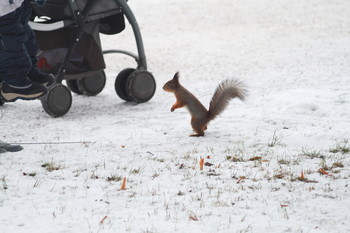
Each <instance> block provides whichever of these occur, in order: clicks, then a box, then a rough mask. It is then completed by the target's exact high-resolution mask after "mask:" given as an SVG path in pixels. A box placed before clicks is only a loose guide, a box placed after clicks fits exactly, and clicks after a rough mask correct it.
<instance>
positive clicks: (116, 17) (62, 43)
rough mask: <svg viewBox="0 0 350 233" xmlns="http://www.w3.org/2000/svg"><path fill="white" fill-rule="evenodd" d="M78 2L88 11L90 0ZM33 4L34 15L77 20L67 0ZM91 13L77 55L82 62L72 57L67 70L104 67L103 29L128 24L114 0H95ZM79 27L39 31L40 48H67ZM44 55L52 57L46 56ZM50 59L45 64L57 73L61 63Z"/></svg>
mask: <svg viewBox="0 0 350 233" xmlns="http://www.w3.org/2000/svg"><path fill="white" fill-rule="evenodd" d="M76 3H77V5H78V8H79V9H80V11H81V12H84V9H85V7H86V5H87V3H88V0H80V1H76ZM32 6H33V16H34V17H35V16H39V17H41V16H45V17H48V18H49V19H50V20H49V22H56V21H60V20H67V19H68V20H69V19H71V20H74V16H73V14H72V12H71V9H70V6H69V4H68V3H67V1H66V0H48V1H47V3H46V5H45V6H44V7H38V6H37V5H36V4H35V3H33V4H32ZM87 15H88V16H87V18H86V21H85V24H84V26H83V27H84V32H83V36H82V38H81V39H80V40H79V43H78V44H77V47H76V49H75V54H76V56H81V57H82V58H83V59H81V60H80V61H79V62H72V61H71V62H70V63H69V66H68V68H67V71H66V73H67V74H75V73H81V72H85V71H89V70H100V69H104V68H105V62H104V59H103V52H102V48H101V42H100V36H99V33H100V32H101V33H105V34H116V33H119V32H121V31H123V30H124V28H125V21H124V15H123V13H122V12H121V11H120V8H119V7H118V6H117V4H116V2H115V1H114V0H95V1H94V3H93V5H92V7H91V10H90V11H89V13H88V14H87ZM76 30H77V28H76V27H66V28H61V29H58V30H54V31H35V35H36V40H37V42H38V44H39V48H40V50H41V51H44V53H43V54H45V53H46V54H47V53H48V51H50V50H57V49H60V48H66V51H67V50H68V49H69V47H70V46H71V44H72V41H74V39H75V38H74V36H75V32H76ZM64 56H65V54H64V53H62V59H61V60H62V62H63V59H64ZM44 59H48V57H44ZM39 61H40V55H39ZM47 63H48V66H45V67H41V68H44V69H46V70H47V71H50V72H53V73H55V72H56V71H57V69H58V66H59V65H57V64H55V65H52V64H51V63H50V60H48V61H47Z"/></svg>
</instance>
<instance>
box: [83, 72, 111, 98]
mask: <svg viewBox="0 0 350 233" xmlns="http://www.w3.org/2000/svg"><path fill="white" fill-rule="evenodd" d="M77 84H78V89H79V91H80V92H81V93H83V94H85V95H89V96H94V95H97V94H98V93H100V92H101V91H102V90H103V88H104V87H105V85H106V74H105V72H104V71H103V70H101V71H100V72H99V74H98V75H93V76H89V77H85V78H82V79H78V80H77Z"/></svg>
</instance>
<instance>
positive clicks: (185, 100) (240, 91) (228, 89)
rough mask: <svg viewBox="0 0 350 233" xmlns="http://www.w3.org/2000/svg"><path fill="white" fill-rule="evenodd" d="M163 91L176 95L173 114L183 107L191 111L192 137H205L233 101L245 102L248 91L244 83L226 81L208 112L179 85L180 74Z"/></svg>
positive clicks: (220, 87)
mask: <svg viewBox="0 0 350 233" xmlns="http://www.w3.org/2000/svg"><path fill="white" fill-rule="evenodd" d="M163 89H164V90H165V91H166V92H170V93H174V94H175V97H176V102H175V104H174V105H173V106H172V107H171V111H172V112H173V111H174V110H175V109H177V108H182V107H187V109H188V110H189V112H190V114H191V117H192V119H191V125H192V128H193V131H194V132H196V134H192V135H190V136H191V137H199V136H203V135H204V131H205V130H206V129H207V125H208V123H209V121H211V120H213V119H214V118H215V117H216V116H218V115H219V114H220V113H221V112H223V111H224V110H225V108H226V107H227V105H228V103H229V101H230V100H231V99H233V98H236V97H238V98H239V99H241V100H242V101H244V100H245V98H246V95H247V89H246V88H245V86H244V85H243V83H242V82H240V81H237V80H229V79H228V80H225V81H223V82H222V83H221V84H220V85H219V86H218V87H217V88H216V90H215V93H214V95H213V97H212V99H211V101H210V105H209V110H207V109H206V108H205V107H204V106H203V104H202V103H201V102H199V100H198V99H197V98H196V97H195V96H194V95H193V94H192V93H191V92H189V91H188V90H187V89H186V88H184V87H183V86H182V85H181V84H180V83H179V72H177V73H176V74H175V75H174V78H173V79H172V80H170V81H168V82H166V83H165V84H164V86H163Z"/></svg>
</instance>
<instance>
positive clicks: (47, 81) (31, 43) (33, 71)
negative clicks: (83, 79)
mask: <svg viewBox="0 0 350 233" xmlns="http://www.w3.org/2000/svg"><path fill="white" fill-rule="evenodd" d="M23 4H24V8H23V13H22V18H21V20H20V22H21V24H22V25H23V28H24V30H25V31H26V34H27V38H28V39H27V41H26V42H25V46H26V48H27V52H28V55H29V57H30V60H31V62H32V66H31V68H30V69H29V71H28V78H29V79H30V80H31V81H33V82H35V83H39V84H44V85H47V86H49V85H51V84H52V83H53V82H54V77H53V75H52V74H47V73H44V72H41V71H40V70H39V69H38V67H37V63H38V57H37V55H38V52H39V47H38V44H37V42H36V40H35V35H34V32H33V30H32V29H31V27H30V26H29V24H28V21H29V18H30V16H31V14H32V8H31V6H30V3H29V2H27V1H24V3H23Z"/></svg>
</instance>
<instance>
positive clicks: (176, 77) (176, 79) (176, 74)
mask: <svg viewBox="0 0 350 233" xmlns="http://www.w3.org/2000/svg"><path fill="white" fill-rule="evenodd" d="M179 76H180V74H179V71H178V72H176V73H175V75H174V78H173V80H174V81H176V82H179Z"/></svg>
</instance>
